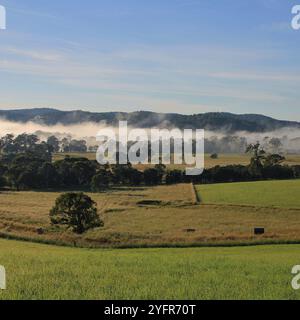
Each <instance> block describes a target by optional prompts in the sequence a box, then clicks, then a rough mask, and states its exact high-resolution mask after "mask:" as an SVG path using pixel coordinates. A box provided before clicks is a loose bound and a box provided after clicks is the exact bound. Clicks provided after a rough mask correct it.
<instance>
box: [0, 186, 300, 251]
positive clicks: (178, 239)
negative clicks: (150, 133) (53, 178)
mask: <svg viewBox="0 0 300 320" xmlns="http://www.w3.org/2000/svg"><path fill="white" fill-rule="evenodd" d="M299 183H300V182H299V181H297V180H290V181H270V182H253V183H250V186H252V187H253V192H256V193H257V194H258V195H259V196H260V198H259V197H257V196H253V197H252V200H251V201H250V200H249V201H248V202H246V201H244V200H243V197H246V199H247V197H248V198H249V197H250V194H251V192H250V191H251V189H250V188H249V187H248V185H246V187H244V188H243V185H241V187H240V188H239V187H238V185H239V184H225V185H218V184H216V185H201V186H197V189H198V191H199V193H200V197H201V199H202V201H203V202H202V203H201V204H195V194H194V189H193V188H192V186H191V185H189V184H180V185H172V186H158V187H139V188H125V187H124V188H119V189H113V190H110V191H109V192H106V193H91V194H89V195H90V196H91V197H92V198H93V199H94V200H95V201H96V202H97V204H98V208H99V211H100V214H101V216H102V218H103V220H104V227H103V228H97V229H94V230H90V231H88V232H87V233H86V234H84V235H81V236H79V235H75V234H73V233H72V232H71V231H68V230H66V229H64V228H59V227H54V226H51V225H50V223H49V210H50V208H51V207H52V206H53V204H54V202H55V199H56V198H57V197H58V196H59V193H57V192H1V193H0V236H1V237H8V238H15V239H27V240H33V241H41V242H50V243H55V244H68V245H72V246H73V245H76V246H89V247H132V246H133V247H136V246H199V245H205V246H207V245H211V244H225V245H227V244H235V245H238V244H244V243H247V244H248V243H250V244H251V243H252V244H253V243H277V242H281V243H285V242H287V241H294V242H298V241H299V242H300V219H299V217H300V204H299V200H298V198H297V194H298V193H297V190H299ZM261 186H264V187H263V188H262V187H261ZM231 188H237V189H234V190H233V191H231V193H230V190H231ZM226 190H227V191H226ZM226 192H227V193H228V192H229V196H228V197H227V202H226V201H221V200H220V199H222V197H225V196H226V194H227V193H226ZM274 195H277V196H274ZM218 196H219V198H218ZM233 199H234V200H233ZM276 201H277V202H278V203H276ZM257 226H260V227H265V228H266V233H265V234H264V235H262V236H254V235H253V228H254V227H257Z"/></svg>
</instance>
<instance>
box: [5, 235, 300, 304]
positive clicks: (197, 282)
mask: <svg viewBox="0 0 300 320" xmlns="http://www.w3.org/2000/svg"><path fill="white" fill-rule="evenodd" d="M299 263H300V245H289V246H286V245H284V246H258V247H241V248H238V247H237V248H202V249H200V248H191V249H126V250H103V249H98V250H88V249H75V248H63V247H55V246H46V245H39V244H30V243H23V242H15V241H6V240H0V264H1V265H4V266H5V268H6V274H7V290H5V291H1V292H0V299H299V298H300V291H294V290H293V289H292V288H291V285H290V283H291V280H292V274H291V269H292V267H293V266H294V265H295V264H299Z"/></svg>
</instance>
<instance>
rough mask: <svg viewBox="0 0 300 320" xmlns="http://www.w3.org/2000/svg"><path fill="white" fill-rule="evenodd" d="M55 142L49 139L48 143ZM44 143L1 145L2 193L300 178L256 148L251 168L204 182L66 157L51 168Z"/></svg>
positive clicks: (226, 170)
mask: <svg viewBox="0 0 300 320" xmlns="http://www.w3.org/2000/svg"><path fill="white" fill-rule="evenodd" d="M49 139H50V138H49ZM49 139H48V141H47V142H41V141H39V139H38V138H37V137H36V136H34V135H26V134H23V135H20V136H17V137H13V136H12V135H7V136H5V137H3V138H1V139H0V157H1V162H0V187H4V186H8V187H10V188H12V189H15V190H28V189H73V190H80V189H85V190H87V189H90V190H92V191H95V192H98V191H103V190H106V189H108V188H110V187H111V186H118V185H131V186H139V185H158V184H162V183H166V184H175V183H182V182H194V183H214V182H233V181H251V180H259V179H292V178H299V177H300V167H299V166H293V167H291V166H283V165H282V162H283V161H284V157H283V156H281V155H279V154H273V153H267V152H265V150H264V149H263V148H262V146H261V145H260V144H259V143H257V144H251V145H249V146H248V147H247V152H248V153H249V154H251V162H250V164H249V165H248V166H241V165H231V166H225V167H220V166H216V167H214V168H211V169H205V170H204V173H203V174H202V175H200V176H186V175H185V174H184V172H183V171H181V170H168V169H167V168H166V167H165V166H164V165H156V166H155V167H153V168H147V169H146V170H144V171H140V170H137V169H136V168H134V167H133V166H132V165H131V164H130V163H129V164H127V165H111V166H109V165H106V166H101V165H100V164H98V163H97V162H96V161H90V160H88V159H86V158H71V157H66V158H65V159H63V160H59V161H55V162H52V156H51V155H52V153H53V152H55V145H54V142H55V141H54V139H52V140H51V139H50V140H49Z"/></svg>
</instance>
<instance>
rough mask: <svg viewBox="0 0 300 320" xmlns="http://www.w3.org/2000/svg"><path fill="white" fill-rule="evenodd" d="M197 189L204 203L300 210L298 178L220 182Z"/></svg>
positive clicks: (299, 181) (299, 183) (299, 182)
mask: <svg viewBox="0 0 300 320" xmlns="http://www.w3.org/2000/svg"><path fill="white" fill-rule="evenodd" d="M197 190H198V193H199V195H200V197H201V199H202V201H203V203H205V204H224V205H229V204H235V205H249V206H256V207H258V206H260V207H280V208H298V209H299V210H300V197H299V191H300V180H287V181H256V182H241V183H220V184H213V185H201V186H198V187H197Z"/></svg>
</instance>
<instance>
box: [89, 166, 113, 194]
mask: <svg viewBox="0 0 300 320" xmlns="http://www.w3.org/2000/svg"><path fill="white" fill-rule="evenodd" d="M110 181H111V174H110V172H108V171H106V170H100V171H99V172H98V173H97V174H96V175H95V176H94V177H93V179H92V182H91V190H92V191H93V192H101V191H104V190H107V189H108V188H109V184H110Z"/></svg>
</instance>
